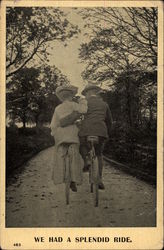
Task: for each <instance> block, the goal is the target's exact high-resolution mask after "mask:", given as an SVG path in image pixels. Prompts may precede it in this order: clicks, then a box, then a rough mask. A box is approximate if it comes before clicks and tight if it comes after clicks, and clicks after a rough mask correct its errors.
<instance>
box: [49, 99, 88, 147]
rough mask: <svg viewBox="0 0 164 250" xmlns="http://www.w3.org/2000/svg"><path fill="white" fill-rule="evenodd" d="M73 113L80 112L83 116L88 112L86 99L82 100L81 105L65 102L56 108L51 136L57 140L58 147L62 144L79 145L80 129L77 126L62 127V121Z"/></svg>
mask: <svg viewBox="0 0 164 250" xmlns="http://www.w3.org/2000/svg"><path fill="white" fill-rule="evenodd" d="M73 111H78V112H79V113H81V114H85V113H86V112H87V101H86V99H84V98H83V99H80V100H79V103H76V102H73V101H68V100H66V101H64V102H63V103H62V104H60V105H59V106H57V107H56V109H55V112H54V115H53V117H52V121H51V125H50V127H51V134H52V135H53V136H54V138H55V145H56V146H58V145H60V144H61V143H79V137H78V128H77V126H76V125H75V124H72V125H69V126H67V127H61V126H60V120H61V119H62V118H64V117H66V116H67V115H69V114H71V113H72V112H73Z"/></svg>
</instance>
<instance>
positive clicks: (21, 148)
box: [6, 127, 54, 178]
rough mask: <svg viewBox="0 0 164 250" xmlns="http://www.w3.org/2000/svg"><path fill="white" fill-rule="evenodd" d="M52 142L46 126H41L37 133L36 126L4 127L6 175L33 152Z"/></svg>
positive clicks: (11, 172) (50, 144)
mask: <svg viewBox="0 0 164 250" xmlns="http://www.w3.org/2000/svg"><path fill="white" fill-rule="evenodd" d="M53 144H54V140H53V138H52V137H51V135H50V129H48V128H46V127H44V128H42V130H40V131H39V133H38V130H37V129H36V128H26V129H23V128H19V129H18V128H16V127H10V128H6V155H7V158H6V174H7V176H6V177H7V178H8V177H9V176H10V175H12V174H13V172H14V171H15V170H16V169H17V168H18V167H20V166H21V165H22V164H23V163H25V162H26V161H27V160H29V159H30V158H31V157H32V156H33V155H34V154H37V153H38V152H39V151H41V150H43V149H45V148H47V147H49V146H52V145H53Z"/></svg>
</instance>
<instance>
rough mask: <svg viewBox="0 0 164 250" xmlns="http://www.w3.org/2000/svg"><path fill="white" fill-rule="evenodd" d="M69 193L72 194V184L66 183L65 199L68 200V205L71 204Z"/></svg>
mask: <svg viewBox="0 0 164 250" xmlns="http://www.w3.org/2000/svg"><path fill="white" fill-rule="evenodd" d="M69 193H70V182H66V183H65V198H66V204H67V205H68V204H69Z"/></svg>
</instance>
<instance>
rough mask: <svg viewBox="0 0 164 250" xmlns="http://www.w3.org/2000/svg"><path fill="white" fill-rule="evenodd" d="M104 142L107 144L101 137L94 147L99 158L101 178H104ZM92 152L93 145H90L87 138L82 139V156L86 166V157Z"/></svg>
mask: <svg viewBox="0 0 164 250" xmlns="http://www.w3.org/2000/svg"><path fill="white" fill-rule="evenodd" d="M104 142H105V138H104V137H100V136H99V142H98V144H95V145H94V147H95V153H96V156H97V158H98V164H99V174H100V178H102V171H103V157H102V153H103V149H104ZM90 150H91V144H90V143H88V141H87V137H86V136H84V137H80V154H81V156H82V158H83V160H84V165H85V164H86V157H87V155H88V153H89V151H90Z"/></svg>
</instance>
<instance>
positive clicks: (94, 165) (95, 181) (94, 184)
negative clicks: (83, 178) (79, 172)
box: [91, 157, 99, 207]
mask: <svg viewBox="0 0 164 250" xmlns="http://www.w3.org/2000/svg"><path fill="white" fill-rule="evenodd" d="M92 171H93V172H92V178H93V179H92V180H93V182H92V184H91V189H92V190H93V199H94V206H95V207H98V204H99V188H98V185H99V168H98V160H97V157H95V159H93V163H92Z"/></svg>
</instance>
